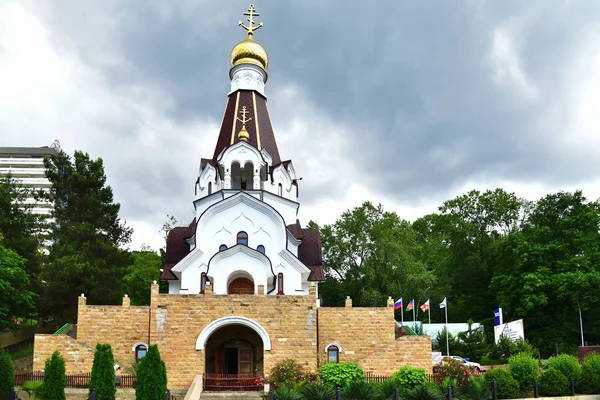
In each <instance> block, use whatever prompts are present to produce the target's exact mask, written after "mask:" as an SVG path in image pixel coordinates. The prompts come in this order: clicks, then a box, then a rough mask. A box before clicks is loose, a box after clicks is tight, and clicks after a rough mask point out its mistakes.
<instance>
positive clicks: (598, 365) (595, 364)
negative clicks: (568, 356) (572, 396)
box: [577, 352, 600, 393]
mask: <svg viewBox="0 0 600 400" xmlns="http://www.w3.org/2000/svg"><path fill="white" fill-rule="evenodd" d="M581 366H582V368H581V377H580V378H579V381H578V382H577V387H578V389H579V390H580V391H582V392H583V393H600V354H598V353H596V352H592V353H588V354H587V355H586V356H585V358H584V359H583V362H582V363H581Z"/></svg>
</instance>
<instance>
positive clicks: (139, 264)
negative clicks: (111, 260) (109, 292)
mask: <svg viewBox="0 0 600 400" xmlns="http://www.w3.org/2000/svg"><path fill="white" fill-rule="evenodd" d="M131 256H132V257H133V264H132V265H130V266H129V267H127V274H126V275H125V277H124V278H123V282H124V292H125V293H127V294H128V295H129V297H130V298H131V305H133V306H147V305H150V286H151V285H152V281H158V280H160V269H161V268H162V267H163V265H164V263H163V261H162V259H161V258H160V256H159V255H158V254H157V253H155V252H154V251H151V250H148V251H132V252H131Z"/></svg>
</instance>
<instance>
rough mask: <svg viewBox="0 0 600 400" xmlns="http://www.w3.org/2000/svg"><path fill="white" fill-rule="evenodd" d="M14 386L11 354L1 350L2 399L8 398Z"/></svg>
mask: <svg viewBox="0 0 600 400" xmlns="http://www.w3.org/2000/svg"><path fill="white" fill-rule="evenodd" d="M14 386H15V378H14V370H13V363H12V360H11V359H10V354H8V353H6V352H5V351H4V350H2V349H0V398H1V397H4V396H8V394H9V393H10V391H11V390H12V389H13V388H14Z"/></svg>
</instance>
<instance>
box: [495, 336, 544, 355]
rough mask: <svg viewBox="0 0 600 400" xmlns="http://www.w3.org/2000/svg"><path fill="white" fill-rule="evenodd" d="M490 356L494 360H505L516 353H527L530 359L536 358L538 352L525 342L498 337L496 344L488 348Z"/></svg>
mask: <svg viewBox="0 0 600 400" xmlns="http://www.w3.org/2000/svg"><path fill="white" fill-rule="evenodd" d="M489 352H490V356H491V357H492V358H495V359H501V360H507V359H508V358H509V357H510V356H512V355H515V354H518V353H527V354H530V355H531V356H532V357H535V356H537V354H538V350H537V349H536V348H535V347H533V346H532V345H531V343H529V342H528V341H527V340H523V339H517V340H515V341H512V340H510V338H509V337H507V336H504V335H500V339H499V340H498V343H494V344H492V345H491V346H490V348H489Z"/></svg>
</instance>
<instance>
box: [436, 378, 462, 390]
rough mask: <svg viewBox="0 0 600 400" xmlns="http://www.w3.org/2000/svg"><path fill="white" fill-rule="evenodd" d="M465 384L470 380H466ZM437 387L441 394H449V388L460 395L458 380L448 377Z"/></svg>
mask: <svg viewBox="0 0 600 400" xmlns="http://www.w3.org/2000/svg"><path fill="white" fill-rule="evenodd" d="M465 382H468V378H467V379H466V380H465ZM465 385H466V383H465ZM436 386H437V387H438V388H439V389H440V392H441V393H447V391H448V388H449V387H451V388H452V393H458V388H459V386H458V381H457V380H456V378H453V377H449V376H446V377H445V378H444V379H442V381H441V382H440V383H438V384H437V385H436Z"/></svg>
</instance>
